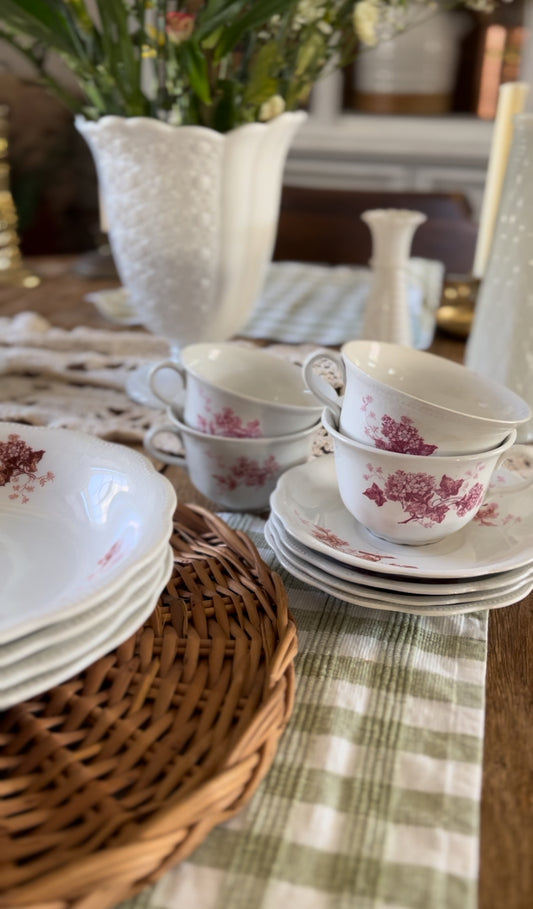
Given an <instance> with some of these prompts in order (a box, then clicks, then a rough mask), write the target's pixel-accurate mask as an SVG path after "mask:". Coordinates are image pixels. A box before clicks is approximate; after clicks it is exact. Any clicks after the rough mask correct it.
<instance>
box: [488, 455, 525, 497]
mask: <svg viewBox="0 0 533 909" xmlns="http://www.w3.org/2000/svg"><path fill="white" fill-rule="evenodd" d="M520 456H523V458H524V460H525V461H526V464H527V465H528V468H527V469H528V470H529V476H526V477H520V482H516V483H509V484H508V485H506V486H498V485H497V484H496V483H494V484H492V485H489V488H488V489H487V495H488V494H489V493H490V492H520V490H521V489H527V488H528V486H531V484H532V483H533V448H532V447H531V446H530V445H521V444H517V445H512V446H511V447H510V448H508V449H507V451H504V452H503V454H502V455H500V459H499V461H498V463H497V464H496V467H495V468H494V471H493V474H492V476H493V477H494V474H496V473H497V472H498V470H500V469H501V468H502V467H504V466H505V462H506V461H509V460H511V459H512V458H516V457H520ZM511 473H512V471H511Z"/></svg>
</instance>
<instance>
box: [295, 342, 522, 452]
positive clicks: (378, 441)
mask: <svg viewBox="0 0 533 909" xmlns="http://www.w3.org/2000/svg"><path fill="white" fill-rule="evenodd" d="M324 358H325V359H327V360H329V361H330V363H333V364H334V365H335V366H336V367H337V368H338V370H339V371H340V374H341V377H342V381H343V383H344V394H343V396H342V397H340V398H339V397H338V396H337V394H336V392H335V391H334V390H333V388H332V387H331V386H330V385H329V384H328V383H327V382H326V381H325V379H323V378H322V377H321V376H319V375H317V373H316V371H315V369H314V367H315V364H316V363H317V362H318V361H319V360H321V359H324ZM303 373H304V378H305V381H306V384H307V386H308V388H309V389H310V391H312V392H313V394H314V395H316V397H318V398H320V399H321V400H322V401H323V402H324V403H325V404H326V405H327V406H328V407H330V408H332V409H333V411H334V413H335V415H336V416H337V418H338V421H339V429H340V432H341V433H342V434H344V435H346V436H349V437H350V438H352V439H355V440H356V441H359V442H363V443H365V444H366V445H369V446H372V447H375V448H379V449H384V450H387V451H395V452H403V453H407V454H414V455H420V456H428V455H431V456H433V457H435V456H436V455H437V456H438V455H456V454H468V453H474V452H483V451H485V452H487V451H492V450H493V449H495V448H496V447H497V446H498V445H500V444H501V443H503V441H504V440H505V439H506V438H508V436H509V434H510V432H511V430H513V429H515V428H516V427H517V426H519V425H520V424H521V423H525V422H526V421H527V420H529V418H530V416H531V413H530V409H529V406H528V404H526V402H525V401H523V400H522V398H520V397H519V396H518V395H517V394H515V393H514V392H513V391H511V390H510V389H508V388H505V387H504V386H503V385H500V384H499V383H497V382H494V381H492V380H491V379H488V378H486V377H484V376H481V375H479V374H478V373H476V372H473V371H472V370H469V369H467V368H466V367H465V366H462V365H460V364H459V363H454V362H453V361H451V360H447V359H445V358H444V357H439V356H436V355H435V354H430V353H427V352H425V351H421V350H414V349H412V348H410V347H402V346H401V345H397V344H388V343H385V342H382V341H349V342H348V343H347V344H344V346H343V347H342V348H341V351H340V353H336V352H333V351H330V350H317V351H314V352H313V353H312V354H311V355H310V356H309V357H308V358H307V359H306V361H305V363H304V366H303Z"/></svg>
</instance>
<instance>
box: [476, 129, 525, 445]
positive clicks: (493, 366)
mask: <svg viewBox="0 0 533 909" xmlns="http://www.w3.org/2000/svg"><path fill="white" fill-rule="evenodd" d="M465 364H466V365H467V366H468V367H469V368H470V369H474V370H475V371H476V372H479V373H481V374H482V375H486V376H490V377H491V378H492V379H495V380H496V381H498V382H500V383H501V384H502V385H505V386H507V387H508V388H510V389H511V390H512V391H515V392H516V393H517V394H519V395H520V397H522V398H523V399H524V400H525V401H526V402H527V403H528V404H529V406H530V408H532V410H533V114H530V113H528V114H518V115H517V116H515V118H514V131H513V141H512V144H511V150H510V153H509V159H508V163H507V170H506V173H505V179H504V184H503V188H502V195H501V202H500V208H499V212H498V217H497V220H496V226H495V230H494V237H493V241H492V247H491V252H490V256H489V260H488V262H487V268H486V271H485V274H484V276H483V280H482V282H481V284H480V287H479V291H478V296H477V300H476V306H475V311H474V321H473V324H472V329H471V332H470V337H469V339H468V342H467V345H466V352H465ZM518 441H520V442H532V441H533V420H530V421H529V422H528V423H526V424H524V425H523V426H522V427H520V429H519V432H518Z"/></svg>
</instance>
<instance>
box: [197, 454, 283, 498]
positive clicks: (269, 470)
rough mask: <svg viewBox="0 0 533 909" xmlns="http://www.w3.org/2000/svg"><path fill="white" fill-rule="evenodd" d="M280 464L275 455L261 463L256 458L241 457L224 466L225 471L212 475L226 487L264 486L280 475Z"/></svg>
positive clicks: (231, 488) (220, 484)
mask: <svg viewBox="0 0 533 909" xmlns="http://www.w3.org/2000/svg"><path fill="white" fill-rule="evenodd" d="M280 471H281V468H280V465H279V463H278V461H277V460H276V458H275V457H274V455H269V457H268V458H266V459H265V460H264V461H263V463H262V464H261V463H260V462H259V461H258V460H257V459H256V458H246V457H244V456H243V457H240V458H237V460H236V461H235V462H234V463H233V464H230V465H229V466H227V467H225V468H224V472H223V473H213V474H212V477H213V479H214V480H216V481H217V483H218V484H219V486H220V487H222V488H224V489H230V490H233V489H237V487H238V486H264V485H265V483H266V482H267V481H268V480H270V479H272V478H274V477H277V476H278V475H279V473H280Z"/></svg>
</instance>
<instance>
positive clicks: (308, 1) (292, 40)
mask: <svg viewBox="0 0 533 909" xmlns="http://www.w3.org/2000/svg"><path fill="white" fill-rule="evenodd" d="M502 2H503V0H502ZM495 5H497V0H462V2H461V0H454V2H452V0H440V2H436V0H2V3H1V6H2V23H1V25H0V37H1V38H3V39H4V40H6V41H8V42H9V43H10V44H11V45H13V46H14V47H16V48H17V49H18V50H19V51H20V52H21V53H22V54H24V55H25V56H26V57H27V58H28V59H29V60H30V61H31V62H32V63H33V64H34V66H35V67H36V69H37V71H38V72H39V73H40V74H41V76H42V78H43V79H44V80H45V81H46V82H47V83H48V85H49V86H50V88H51V89H52V90H54V91H55V92H56V94H57V95H59V96H60V97H61V98H62V100H63V101H64V102H65V103H66V104H67V105H68V106H69V107H70V108H71V110H73V111H74V112H76V113H82V114H83V115H84V116H85V117H86V118H88V119H98V118H99V117H101V116H103V115H105V114H116V115H120V116H126V117H133V116H147V117H156V118H159V119H162V120H166V121H167V122H170V123H173V124H188V123H193V124H202V125H204V126H208V127H211V128H213V129H215V130H218V131H219V132H226V131H228V130H229V129H232V128H233V127H235V126H238V125H240V124H243V123H247V122H253V121H255V120H268V119H271V118H272V117H274V116H276V115H278V114H279V113H281V112H282V111H283V110H294V109H295V108H297V107H299V106H301V105H302V104H303V103H305V101H306V99H307V97H308V95H309V92H310V90H311V88H312V86H313V85H314V84H315V82H316V81H317V80H318V79H319V78H320V77H321V76H323V75H325V74H326V73H328V72H330V71H332V70H333V69H335V68H337V67H341V66H344V65H347V64H348V63H350V62H351V61H352V60H353V59H354V58H355V56H356V55H357V53H358V51H359V49H360V48H362V47H371V46H372V45H374V44H376V43H377V42H378V41H379V40H382V39H383V38H384V37H390V36H391V34H392V33H393V32H394V31H397V30H399V29H402V28H404V27H405V24H406V23H408V21H409V13H410V11H412V10H413V9H415V8H416V9H417V10H420V8H421V7H423V6H425V7H430V8H435V9H439V8H451V7H457V6H462V7H469V8H470V9H475V10H478V11H489V10H490V9H492V8H493V7H494V6H495ZM50 50H51V51H53V52H55V53H56V54H57V55H58V56H59V57H60V58H61V59H62V60H63V61H64V62H65V63H66V65H67V66H68V68H69V69H70V70H71V72H72V74H73V75H74V77H75V78H76V80H77V82H78V84H79V86H80V89H81V91H80V94H79V95H78V94H75V93H74V94H73V93H70V92H69V91H68V90H67V89H66V88H65V87H64V85H63V84H61V83H60V82H59V81H58V80H57V79H56V78H54V77H53V76H52V75H51V74H50V72H49V71H48V70H47V54H48V51H50Z"/></svg>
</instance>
